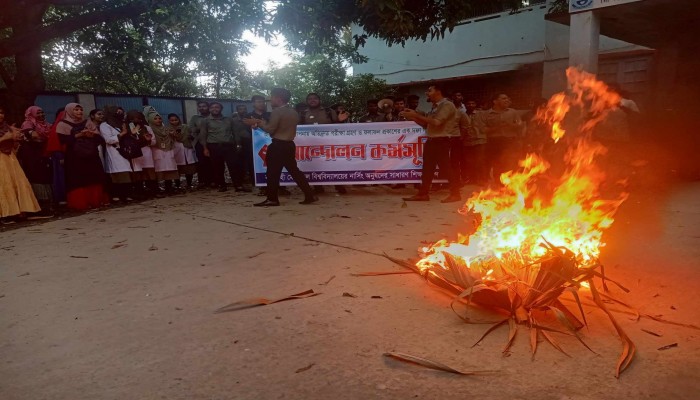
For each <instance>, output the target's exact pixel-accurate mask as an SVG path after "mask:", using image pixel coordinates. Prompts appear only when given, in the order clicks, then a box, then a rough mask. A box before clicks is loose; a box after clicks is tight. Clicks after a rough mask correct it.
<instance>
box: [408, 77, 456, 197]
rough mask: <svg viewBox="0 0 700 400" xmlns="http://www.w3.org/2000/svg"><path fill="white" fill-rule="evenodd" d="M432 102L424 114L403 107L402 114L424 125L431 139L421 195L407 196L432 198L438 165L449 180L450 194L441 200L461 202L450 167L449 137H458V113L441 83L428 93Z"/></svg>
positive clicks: (424, 161)
mask: <svg viewBox="0 0 700 400" xmlns="http://www.w3.org/2000/svg"><path fill="white" fill-rule="evenodd" d="M425 94H426V95H427V96H428V100H430V101H431V102H432V103H433V109H432V110H431V111H430V112H429V113H427V114H425V115H423V114H422V113H420V112H419V111H415V110H409V109H406V110H404V111H403V112H402V113H401V114H400V115H401V116H403V117H404V118H406V119H408V120H411V121H415V122H416V123H417V124H418V125H420V126H422V127H423V128H425V131H426V133H427V134H428V139H427V141H426V142H425V145H424V147H423V173H422V182H421V187H420V189H419V190H418V194H416V195H414V196H411V197H405V198H404V200H405V201H430V195H429V193H430V185H431V184H432V183H433V178H434V174H435V168H436V167H439V168H440V171H444V172H447V180H448V182H449V183H450V195H449V196H448V197H446V198H444V199H442V200H441V202H442V203H452V202H455V201H460V200H461V196H460V194H459V182H458V180H457V179H456V178H457V177H456V176H454V175H455V174H454V173H453V170H452V168H450V136H455V137H458V136H459V134H460V133H459V112H458V111H457V108H455V106H454V104H452V102H450V101H449V100H448V99H447V98H446V97H445V96H444V95H443V89H442V87H440V86H439V85H432V86H430V87H429V88H428V91H427V92H426V93H425Z"/></svg>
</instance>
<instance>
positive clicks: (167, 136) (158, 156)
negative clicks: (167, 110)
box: [143, 106, 180, 193]
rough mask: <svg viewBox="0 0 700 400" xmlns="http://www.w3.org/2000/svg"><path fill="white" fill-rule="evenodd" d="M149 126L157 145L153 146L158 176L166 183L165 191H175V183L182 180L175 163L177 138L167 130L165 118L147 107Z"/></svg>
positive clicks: (145, 108) (145, 109)
mask: <svg viewBox="0 0 700 400" xmlns="http://www.w3.org/2000/svg"><path fill="white" fill-rule="evenodd" d="M143 114H144V115H145V116H146V119H147V121H148V126H149V127H150V128H151V130H152V131H153V134H154V136H155V139H156V143H155V145H154V146H153V162H154V164H155V168H156V176H157V178H158V180H159V181H165V191H166V192H167V193H171V192H172V191H173V181H174V180H178V181H179V180H180V174H179V173H178V172H177V163H176V162H175V138H174V136H173V134H172V132H170V131H168V130H167V129H165V125H163V117H162V116H161V115H160V114H158V111H156V109H155V108H153V107H151V106H146V107H144V108H143Z"/></svg>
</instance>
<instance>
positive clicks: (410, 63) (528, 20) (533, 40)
mask: <svg viewBox="0 0 700 400" xmlns="http://www.w3.org/2000/svg"><path fill="white" fill-rule="evenodd" d="M548 7H549V6H548V5H537V6H534V7H531V8H526V9H523V10H521V12H519V13H518V14H514V15H509V13H508V12H504V13H500V14H493V15H490V16H487V17H481V18H477V19H474V20H470V21H469V23H466V24H464V25H460V26H457V27H456V28H455V29H454V30H453V31H452V33H446V34H445V37H444V38H443V39H440V40H433V41H430V40H429V41H426V42H423V41H420V40H418V41H410V42H407V43H406V46H405V47H401V46H400V45H398V46H396V45H395V46H392V47H387V45H386V44H385V42H384V41H382V40H379V39H372V38H370V39H368V40H367V44H366V45H365V46H364V47H363V48H361V49H360V53H361V54H363V55H365V56H367V57H369V62H367V63H364V64H355V65H353V72H354V73H355V74H362V73H371V74H374V75H375V76H376V77H377V78H380V79H385V80H386V81H387V83H389V84H398V83H406V82H417V81H427V80H432V79H446V78H454V77H460V76H468V75H480V74H486V73H493V72H502V71H510V70H515V69H518V67H520V66H521V65H523V64H531V63H538V62H542V61H543V60H544V36H545V25H544V15H545V13H546V12H547V9H548ZM483 18H491V19H487V20H481V21H480V19H483ZM359 33H361V32H360V31H359V30H358V28H355V29H354V30H353V34H359Z"/></svg>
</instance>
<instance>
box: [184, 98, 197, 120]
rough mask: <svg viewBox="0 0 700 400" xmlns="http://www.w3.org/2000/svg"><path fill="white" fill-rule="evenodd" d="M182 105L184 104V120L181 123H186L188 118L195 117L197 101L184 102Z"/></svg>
mask: <svg viewBox="0 0 700 400" xmlns="http://www.w3.org/2000/svg"><path fill="white" fill-rule="evenodd" d="M183 103H184V104H185V110H184V111H185V115H184V117H185V120H184V121H182V122H183V123H187V122H189V120H190V118H192V117H194V116H195V115H197V100H185V101H183Z"/></svg>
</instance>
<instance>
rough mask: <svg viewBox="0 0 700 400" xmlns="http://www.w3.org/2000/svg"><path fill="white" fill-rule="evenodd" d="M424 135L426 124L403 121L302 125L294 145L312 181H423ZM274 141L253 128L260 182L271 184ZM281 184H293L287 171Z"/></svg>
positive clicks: (357, 182) (376, 182)
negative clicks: (268, 166)
mask: <svg viewBox="0 0 700 400" xmlns="http://www.w3.org/2000/svg"><path fill="white" fill-rule="evenodd" d="M426 139H427V136H426V134H425V130H424V129H423V128H421V127H420V126H419V125H417V124H416V123H414V122H412V121H404V122H376V123H362V124H353V123H348V124H332V125H330V124H329V125H299V126H298V127H297V137H296V139H295V140H294V143H295V144H296V159H297V164H298V165H299V169H301V170H302V172H304V174H305V175H306V178H307V179H308V180H309V183H310V184H311V185H353V184H393V183H420V181H421V168H422V166H423V144H424V143H425V140H426ZM271 142H272V140H271V138H270V135H268V134H267V133H266V132H265V131H263V130H262V129H254V130H253V157H254V160H255V185H256V186H266V185H267V179H266V176H265V172H266V163H265V155H266V152H267V146H269V145H270V143H271ZM436 176H437V173H436ZM435 182H444V181H442V180H441V181H438V180H436V181H435ZM280 184H281V185H293V184H294V181H293V179H292V177H291V176H290V175H289V173H288V172H287V171H286V170H284V171H283V172H282V178H281V180H280Z"/></svg>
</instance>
